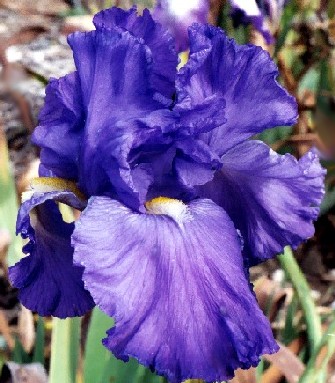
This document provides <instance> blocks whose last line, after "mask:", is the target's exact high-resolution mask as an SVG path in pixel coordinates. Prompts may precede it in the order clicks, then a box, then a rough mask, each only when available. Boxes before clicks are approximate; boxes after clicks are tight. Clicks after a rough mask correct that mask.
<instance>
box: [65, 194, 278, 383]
mask: <svg viewBox="0 0 335 383" xmlns="http://www.w3.org/2000/svg"><path fill="white" fill-rule="evenodd" d="M156 201H158V202H156ZM147 208H148V211H149V212H150V213H155V214H138V213H134V212H133V211H131V210H130V209H128V208H126V207H125V206H123V205H122V204H120V203H119V202H117V201H114V200H112V199H109V198H107V197H93V198H91V199H90V201H89V205H88V207H87V208H86V209H85V211H84V212H83V213H82V215H81V217H80V220H79V221H77V223H76V228H75V231H74V233H73V237H72V238H73V245H74V248H75V253H74V259H75V262H76V263H77V264H78V265H79V264H80V265H83V266H84V267H85V271H84V276H83V279H84V281H85V286H86V287H87V288H88V289H89V291H90V293H91V294H92V296H93V298H94V300H95V303H96V304H97V305H98V306H99V307H100V308H101V309H102V310H103V311H105V312H106V313H107V314H108V315H111V316H113V317H114V318H115V321H116V326H115V327H114V328H112V329H111V330H109V331H108V337H107V338H106V339H105V340H104V344H105V346H106V347H107V348H108V349H110V350H111V351H112V352H113V353H114V354H115V355H116V356H117V357H118V358H121V359H123V360H127V359H128V357H129V356H131V357H136V358H137V359H138V360H139V361H140V362H141V363H142V364H144V365H146V366H148V367H150V368H153V369H155V370H156V371H157V372H158V374H161V375H165V376H166V377H167V378H168V379H169V380H170V381H172V382H181V381H183V380H185V379H188V378H199V379H204V380H206V381H208V382H212V381H222V380H226V379H229V378H231V377H232V376H233V374H234V370H235V369H237V368H239V367H242V368H249V367H250V366H255V365H256V364H257V363H258V361H259V356H260V355H261V354H263V353H272V352H275V351H277V349H278V347H277V345H276V343H275V341H274V339H273V336H272V333H271V329H270V326H269V323H268V321H267V320H266V318H265V317H264V315H263V313H262V312H261V310H260V309H259V307H258V305H257V301H256V298H255V297H254V295H253V293H252V292H251V290H250V287H249V283H248V280H247V279H246V275H245V272H244V265H243V259H242V256H241V242H240V238H239V236H238V234H237V231H236V230H235V228H234V225H233V223H232V221H231V220H230V219H229V217H228V216H227V214H226V213H225V212H224V210H223V209H222V208H220V207H219V206H217V205H215V204H214V203H213V202H212V201H210V200H197V201H194V202H192V203H190V204H189V205H185V204H183V202H181V201H178V200H171V199H166V198H158V199H157V200H154V201H152V202H151V203H148V204H147ZM102 228H103V230H102Z"/></svg>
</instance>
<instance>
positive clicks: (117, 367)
mask: <svg viewBox="0 0 335 383" xmlns="http://www.w3.org/2000/svg"><path fill="white" fill-rule="evenodd" d="M112 326H113V320H112V319H111V318H109V317H108V316H107V315H105V314H104V313H102V312H101V311H100V310H99V309H98V308H95V309H94V310H93V314H92V318H91V322H90V326H89V330H88V335H87V341H86V346H85V357H84V383H91V382H94V383H106V382H111V383H125V382H131V383H163V382H164V381H165V380H164V378H162V377H160V376H156V375H155V374H153V373H152V372H151V371H149V370H148V369H147V368H145V367H143V366H141V365H140V364H139V363H138V362H137V361H136V360H134V359H130V360H129V362H127V363H125V362H123V361H121V360H118V359H117V358H115V357H114V356H113V354H112V353H111V352H110V351H108V350H107V349H106V348H105V347H104V346H103V345H102V343H101V339H102V338H104V337H105V336H106V330H108V329H109V328H111V327H112Z"/></svg>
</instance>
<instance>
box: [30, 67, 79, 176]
mask: <svg viewBox="0 0 335 383" xmlns="http://www.w3.org/2000/svg"><path fill="white" fill-rule="evenodd" d="M84 126H85V122H84V109H83V105H82V97H81V90H80V81H79V78H78V75H77V73H71V74H69V75H67V76H64V77H61V78H60V79H59V80H56V79H51V80H50V82H49V84H48V86H47V87H46V98H45V104H44V107H43V108H42V110H41V113H40V115H39V125H38V126H37V127H36V129H35V130H34V134H33V137H32V139H33V142H34V143H35V144H36V145H38V146H40V148H41V163H42V164H43V167H45V168H46V169H48V170H49V171H50V172H51V173H52V174H53V176H56V177H62V178H67V179H72V180H75V181H76V180H78V172H79V170H78V158H79V150H80V142H81V140H82V137H83V134H84ZM41 175H46V174H41Z"/></svg>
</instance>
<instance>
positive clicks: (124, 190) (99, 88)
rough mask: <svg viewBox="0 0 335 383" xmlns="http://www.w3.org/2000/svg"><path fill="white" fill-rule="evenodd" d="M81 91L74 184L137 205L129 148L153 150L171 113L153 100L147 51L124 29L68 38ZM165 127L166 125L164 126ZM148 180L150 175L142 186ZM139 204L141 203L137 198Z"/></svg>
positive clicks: (163, 141) (138, 193)
mask: <svg viewBox="0 0 335 383" xmlns="http://www.w3.org/2000/svg"><path fill="white" fill-rule="evenodd" d="M69 43H70V45H71V47H72V49H73V51H74V58H75V62H76V66H77V69H78V73H79V76H80V79H81V85H82V92H83V94H85V103H86V106H87V111H88V112H87V120H86V126H85V135H84V140H83V144H82V150H81V157H80V160H81V169H80V179H79V185H80V187H81V188H82V190H83V191H84V192H85V193H86V194H87V195H101V194H107V195H110V196H112V197H113V198H118V199H120V200H122V201H124V202H125V203H127V204H128V206H131V207H134V208H136V207H138V206H139V205H140V201H139V200H140V199H141V198H140V196H142V195H145V190H143V191H142V190H138V188H137V187H136V181H135V180H134V177H133V176H134V175H133V170H134V168H135V167H136V166H138V165H139V164H140V163H141V161H140V160H138V161H137V162H136V163H133V160H132V156H133V155H134V154H133V153H134V152H136V151H137V152H143V153H147V152H149V153H150V152H154V153H155V152H157V151H158V152H159V150H160V148H161V146H162V145H166V144H167V143H168V140H169V139H168V138H165V137H164V136H163V133H162V131H163V130H164V128H166V127H167V126H169V125H171V124H173V123H174V120H173V112H171V111H170V110H169V109H167V108H163V106H162V105H161V104H160V103H159V102H158V101H155V99H154V91H153V89H152V88H151V86H150V81H149V75H150V73H151V54H150V52H149V51H148V49H147V47H146V46H145V45H144V44H143V42H141V39H137V38H135V37H134V36H133V35H131V34H130V33H129V32H127V31H122V32H120V31H119V29H116V30H111V29H103V28H102V27H101V28H100V29H99V30H98V31H93V32H89V33H86V34H82V33H76V34H73V35H72V36H70V37H69ZM167 130H168V129H167ZM150 183H151V179H150V175H149V178H146V179H145V180H144V182H143V184H142V185H147V186H148V185H149V184H150ZM142 202H143V201H142Z"/></svg>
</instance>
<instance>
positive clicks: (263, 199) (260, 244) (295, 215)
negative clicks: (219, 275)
mask: <svg viewBox="0 0 335 383" xmlns="http://www.w3.org/2000/svg"><path fill="white" fill-rule="evenodd" d="M222 162H223V167H222V171H220V172H218V173H217V174H216V176H215V178H214V180H213V181H211V182H209V183H208V184H207V185H204V186H203V187H201V188H200V195H201V196H202V197H206V198H211V199H212V200H213V201H214V202H216V203H217V204H218V205H220V206H222V207H223V208H224V209H225V210H226V211H227V213H228V214H229V216H230V217H231V218H232V220H233V221H234V223H235V225H236V227H237V228H238V229H239V230H240V231H241V234H242V237H243V240H244V250H243V252H244V255H245V258H246V264H247V265H248V266H251V265H255V264H257V263H259V262H262V261H264V260H265V259H267V258H270V257H273V256H275V255H276V254H278V253H280V252H281V251H282V250H283V248H284V247H285V246H286V245H291V246H293V247H294V248H296V247H297V246H298V245H299V244H300V243H301V242H302V241H304V240H306V239H307V238H309V237H311V236H312V235H313V234H314V225H313V221H314V220H315V219H316V218H317V216H318V213H319V207H320V203H321V199H322V197H323V194H324V175H325V170H324V169H322V167H321V166H320V163H319V159H318V156H317V155H316V154H314V153H313V152H309V153H307V154H306V155H305V156H304V157H302V158H301V159H300V161H297V160H296V159H295V158H294V157H293V156H291V155H290V154H286V155H279V154H277V153H275V152H274V151H273V150H271V149H270V148H269V147H268V146H267V145H265V144H264V143H262V142H260V141H246V142H244V143H242V144H240V145H238V146H236V147H235V148H233V149H231V150H230V151H229V152H227V153H226V154H225V155H224V156H223V157H222Z"/></svg>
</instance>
